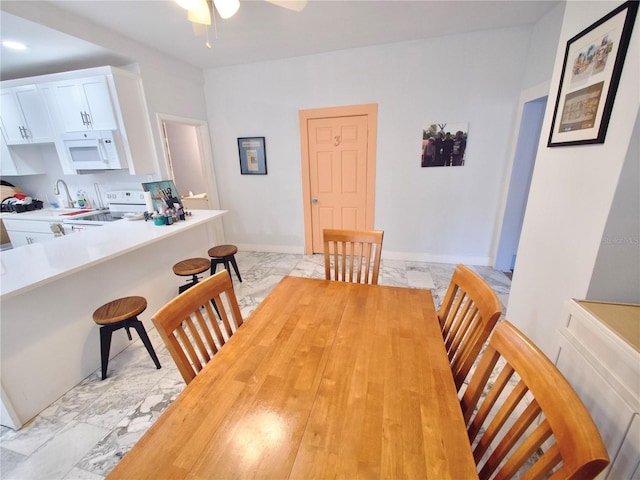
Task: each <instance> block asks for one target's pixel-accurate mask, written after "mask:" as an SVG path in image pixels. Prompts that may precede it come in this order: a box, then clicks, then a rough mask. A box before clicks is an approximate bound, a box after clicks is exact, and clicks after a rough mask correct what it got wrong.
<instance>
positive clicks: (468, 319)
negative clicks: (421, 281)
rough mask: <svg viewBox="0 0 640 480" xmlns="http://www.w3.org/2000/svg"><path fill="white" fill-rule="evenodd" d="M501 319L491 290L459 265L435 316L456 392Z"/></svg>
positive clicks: (477, 277)
mask: <svg viewBox="0 0 640 480" xmlns="http://www.w3.org/2000/svg"><path fill="white" fill-rule="evenodd" d="M500 315H502V306H501V304H500V300H499V299H498V297H497V295H496V294H495V292H494V291H493V289H492V288H491V287H490V286H489V285H488V284H487V283H486V282H485V281H484V280H483V279H482V278H481V277H480V276H478V275H477V274H476V273H474V272H473V271H471V270H470V269H469V268H467V267H466V266H464V265H458V266H457V267H456V269H455V270H454V272H453V276H452V277H451V283H449V288H448V289H447V293H446V294H445V297H444V301H443V302H442V305H441V306H440V311H439V312H438V320H440V328H441V329H442V336H443V338H444V343H445V347H446V348H447V353H448V354H449V362H450V363H451V370H452V371H453V378H454V381H455V383H456V388H457V389H458V391H459V390H460V387H462V384H463V383H464V381H465V379H466V378H467V375H468V374H469V371H470V370H471V367H472V366H473V363H474V362H475V360H476V359H477V358H478V355H479V354H480V350H481V349H482V347H483V346H484V344H485V342H486V341H487V339H488V338H489V335H490V334H491V331H492V330H493V328H494V327H495V325H496V323H497V322H498V319H499V318H500Z"/></svg>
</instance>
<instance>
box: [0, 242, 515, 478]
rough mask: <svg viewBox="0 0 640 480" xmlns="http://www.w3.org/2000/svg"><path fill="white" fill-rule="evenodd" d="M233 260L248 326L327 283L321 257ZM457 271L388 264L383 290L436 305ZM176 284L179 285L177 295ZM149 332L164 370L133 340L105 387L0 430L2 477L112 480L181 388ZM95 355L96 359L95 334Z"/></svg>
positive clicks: (494, 275)
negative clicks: (278, 302) (279, 291)
mask: <svg viewBox="0 0 640 480" xmlns="http://www.w3.org/2000/svg"><path fill="white" fill-rule="evenodd" d="M236 260H237V262H238V266H239V268H240V274H241V275H242V280H243V282H242V283H239V282H237V279H236V278H235V274H233V273H232V276H233V278H234V286H235V289H236V296H237V298H238V302H239V304H240V307H241V310H242V314H243V317H244V318H245V319H247V318H248V317H249V315H250V314H251V312H252V311H253V310H254V309H255V308H256V306H257V305H258V304H259V303H260V302H261V301H262V299H264V298H265V297H266V296H267V294H268V293H269V291H270V290H271V289H272V288H273V287H274V286H275V285H276V284H277V283H278V281H279V280H280V279H281V278H282V277H283V276H285V275H296V276H304V277H313V278H324V259H323V257H322V255H293V254H278V253H259V252H239V253H238V254H237V255H236ZM454 268H455V265H448V264H436V263H422V262H407V261H397V260H383V261H382V266H381V272H380V279H379V283H380V284H381V285H394V286H403V287H410V288H425V289H431V290H433V293H434V299H435V302H436V306H439V305H440V302H441V301H442V298H443V296H444V293H445V292H446V289H447V287H448V285H449V281H450V279H451V275H452V273H453V270H454ZM472 268H473V269H474V270H475V271H476V272H477V273H478V274H480V275H481V276H482V277H483V278H484V279H485V280H487V282H488V283H489V284H490V285H491V286H492V287H493V288H494V290H495V291H496V293H497V294H498V296H499V297H500V300H501V301H502V304H503V309H506V303H507V298H508V295H509V288H510V286H511V281H510V279H509V278H508V277H507V276H506V275H505V274H504V273H502V272H498V271H495V270H493V269H492V268H489V267H472ZM178 285H179V280H178V279H176V289H177V287H178ZM147 313H148V312H145V314H147ZM145 314H143V315H145ZM143 318H144V317H143ZM145 320H146V318H145ZM148 333H149V336H150V338H151V342H152V343H153V345H154V348H155V350H156V353H157V355H158V358H159V359H160V363H161V365H162V368H161V369H159V370H157V369H156V368H155V366H154V365H153V362H152V360H151V359H150V358H149V355H148V353H147V351H146V350H145V348H144V346H143V345H142V342H141V341H140V340H139V339H137V336H136V335H135V334H134V335H133V337H134V341H133V342H131V344H130V345H129V346H128V347H127V348H126V349H125V350H124V351H123V352H121V353H120V354H118V355H116V356H115V357H114V358H113V359H112V360H110V362H109V372H108V377H107V379H106V380H104V381H101V380H100V369H98V370H96V371H95V372H93V373H92V374H91V375H90V376H89V377H87V378H86V379H84V380H83V381H82V382H80V383H79V384H78V385H76V386H75V387H74V388H73V389H71V390H70V391H68V392H67V393H66V394H65V395H63V396H62V397H61V398H60V399H58V400H57V401H56V402H54V403H53V404H52V405H50V406H49V407H48V408H46V409H45V410H44V411H42V412H41V413H40V414H39V415H38V416H36V417H35V418H34V419H33V420H31V421H30V422H29V423H28V424H27V425H26V426H24V427H23V428H22V429H20V430H18V431H14V430H12V429H10V428H7V427H0V454H1V456H0V478H2V479H3V480H11V479H16V480H46V479H53V480H71V479H73V480H99V479H102V478H104V477H105V476H106V475H108V473H109V472H110V471H111V469H112V468H113V467H114V466H115V465H116V464H117V463H118V461H119V460H120V458H122V456H123V455H124V454H125V453H126V452H127V451H129V449H130V448H131V447H132V446H133V445H134V444H135V443H136V441H137V440H138V439H139V438H140V437H141V436H142V435H143V434H144V432H145V431H146V430H147V429H148V428H149V427H150V426H151V425H152V424H153V422H154V421H155V420H156V419H157V418H158V417H159V416H160V414H161V413H162V412H163V411H164V409H165V408H166V407H167V406H168V405H169V404H170V403H171V402H172V401H173V400H174V399H175V398H176V397H177V396H178V395H179V393H180V392H181V391H182V390H183V388H184V382H183V380H182V377H181V376H180V373H179V372H178V370H177V368H176V367H175V364H174V363H173V360H172V359H171V356H170V355H169V353H168V352H167V350H166V348H165V347H164V344H163V342H162V340H161V339H160V337H159V336H158V335H157V332H156V331H155V329H152V328H149V331H148ZM116 334H117V333H116ZM96 349H97V350H96V355H98V354H99V353H98V351H99V347H98V336H97V334H96Z"/></svg>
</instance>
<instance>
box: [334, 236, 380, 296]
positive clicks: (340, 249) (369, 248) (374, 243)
mask: <svg viewBox="0 0 640 480" xmlns="http://www.w3.org/2000/svg"><path fill="white" fill-rule="evenodd" d="M383 235H384V232H383V231H382V230H334V229H325V230H323V231H322V236H323V242H324V271H325V278H326V279H327V280H337V281H342V282H354V283H371V284H373V285H377V284H378V274H379V272H380V255H381V253H382V237H383ZM332 260H333V275H332V272H331V261H332ZM372 262H373V265H372Z"/></svg>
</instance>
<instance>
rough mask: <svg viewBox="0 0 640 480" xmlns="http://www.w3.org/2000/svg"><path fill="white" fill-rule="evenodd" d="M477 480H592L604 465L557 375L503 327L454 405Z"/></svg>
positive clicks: (594, 433)
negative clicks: (460, 416) (460, 414)
mask: <svg viewBox="0 0 640 480" xmlns="http://www.w3.org/2000/svg"><path fill="white" fill-rule="evenodd" d="M460 405H461V407H462V412H463V417H464V419H465V422H466V424H467V431H468V433H469V441H470V443H471V446H472V450H473V454H474V459H475V461H476V465H477V466H478V475H479V477H480V479H489V478H494V479H510V478H514V477H517V478H521V479H538V478H557V479H560V478H562V479H591V478H594V477H595V476H596V475H598V474H599V473H600V472H601V471H602V470H603V469H604V468H605V467H606V466H607V465H608V463H609V457H608V455H607V450H606V448H605V446H604V444H603V442H602V438H601V437H600V434H599V432H598V429H597V428H596V426H595V424H594V423H593V420H592V418H591V416H590V415H589V412H588V411H587V409H586V407H585V406H584V404H583V403H582V401H581V400H580V398H579V397H578V395H577V394H576V392H575V391H574V390H573V388H572V387H571V385H569V383H568V382H567V380H566V379H565V378H564V376H563V375H562V374H561V373H560V371H559V370H558V369H557V368H556V367H555V365H553V364H552V363H551V361H549V359H548V358H547V357H546V356H545V355H544V353H542V351H541V350H540V349H538V348H537V347H536V346H535V345H534V344H533V343H531V341H530V340H529V339H528V338H527V337H526V336H524V335H523V334H522V332H520V331H519V330H518V329H517V328H515V327H514V326H513V325H512V324H511V323H509V322H508V321H506V320H504V321H502V322H501V323H500V325H499V326H498V327H496V329H495V330H494V332H493V335H492V337H491V340H490V341H489V344H488V345H487V347H486V349H485V351H484V352H483V354H482V356H481V357H480V360H479V362H478V365H477V366H476V369H475V371H474V373H473V375H472V377H471V380H470V381H469V385H468V387H467V388H466V389H465V391H464V394H463V396H462V399H461V401H460Z"/></svg>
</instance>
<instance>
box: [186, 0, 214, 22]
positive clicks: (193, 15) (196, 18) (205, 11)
mask: <svg viewBox="0 0 640 480" xmlns="http://www.w3.org/2000/svg"><path fill="white" fill-rule="evenodd" d="M188 12H189V13H188V18H189V21H190V22H193V23H199V24H200V25H211V11H210V10H209V4H208V3H207V0H199V1H198V4H197V6H196V7H195V8H192V9H191V10H188Z"/></svg>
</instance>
